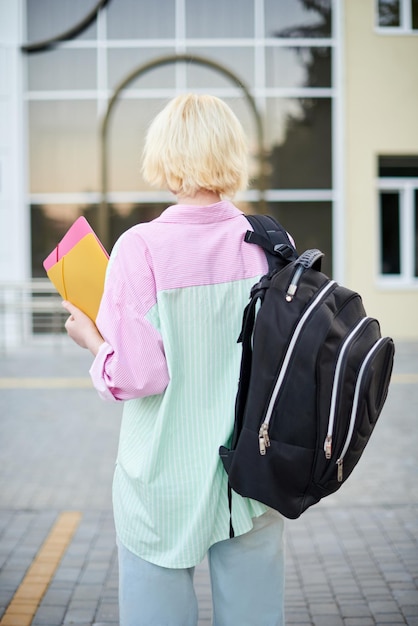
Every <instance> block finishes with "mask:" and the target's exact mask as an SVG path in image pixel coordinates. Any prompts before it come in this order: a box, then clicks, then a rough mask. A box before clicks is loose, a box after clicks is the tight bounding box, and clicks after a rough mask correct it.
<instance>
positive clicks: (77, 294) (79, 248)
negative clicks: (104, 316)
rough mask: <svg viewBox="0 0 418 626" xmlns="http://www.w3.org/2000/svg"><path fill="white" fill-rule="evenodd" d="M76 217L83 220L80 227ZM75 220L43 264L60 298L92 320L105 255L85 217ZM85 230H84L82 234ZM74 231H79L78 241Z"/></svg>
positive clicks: (96, 305) (102, 276)
mask: <svg viewBox="0 0 418 626" xmlns="http://www.w3.org/2000/svg"><path fill="white" fill-rule="evenodd" d="M79 220H83V223H82V224H81V227H82V228H80V222H79ZM79 220H77V222H76V223H75V224H73V226H72V227H71V229H70V231H71V232H70V231H69V232H68V233H67V234H66V235H65V237H64V238H63V240H62V242H61V243H60V244H58V246H57V247H56V249H55V250H54V251H53V252H52V253H51V254H50V255H49V256H48V258H47V259H45V261H44V267H45V269H46V272H47V275H48V277H49V279H50V280H51V282H52V283H53V285H54V286H55V288H56V289H57V291H58V292H59V294H60V295H61V296H62V298H63V299H64V300H68V302H71V303H72V304H74V305H75V306H76V307H78V308H79V309H81V310H82V311H83V312H84V313H86V315H88V316H89V317H90V318H91V319H92V320H93V321H95V320H96V317H97V313H98V311H99V306H100V301H101V298H102V295H103V288H104V281H105V275H106V268H107V264H108V259H109V257H108V254H107V252H106V251H105V249H104V248H103V246H102V244H101V243H100V241H99V240H98V238H97V236H96V235H95V233H94V232H93V231H92V229H91V228H90V226H89V225H88V224H87V227H86V223H87V222H86V220H85V218H79ZM86 230H87V231H88V232H87V234H84V233H86ZM74 233H75V236H74ZM77 233H78V235H81V238H80V239H78V241H77V240H76V239H77ZM69 241H70V247H69V246H68V242H69ZM65 242H67V246H66V245H65ZM60 246H61V247H60ZM62 251H64V253H63V254H61V252H62Z"/></svg>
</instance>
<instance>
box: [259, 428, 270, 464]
mask: <svg viewBox="0 0 418 626" xmlns="http://www.w3.org/2000/svg"><path fill="white" fill-rule="evenodd" d="M258 445H259V447H260V454H261V455H262V456H264V455H265V453H266V449H267V448H269V447H270V437H269V434H268V425H267V424H265V423H263V424H261V427H260V431H259V433H258Z"/></svg>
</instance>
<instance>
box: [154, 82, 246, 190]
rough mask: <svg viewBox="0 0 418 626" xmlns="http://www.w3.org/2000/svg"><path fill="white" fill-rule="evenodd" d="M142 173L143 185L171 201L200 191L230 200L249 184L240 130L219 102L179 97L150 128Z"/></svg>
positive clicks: (233, 116)
mask: <svg viewBox="0 0 418 626" xmlns="http://www.w3.org/2000/svg"><path fill="white" fill-rule="evenodd" d="M142 173H143V176H144V179H145V180H146V181H147V182H148V183H150V184H151V185H153V186H155V187H159V188H163V189H169V190H170V191H171V192H172V193H174V194H175V195H183V196H193V195H194V194H195V193H196V192H197V191H199V190H200V189H204V190H209V191H214V192H216V193H219V194H220V195H221V196H227V197H232V196H234V195H235V193H236V192H237V191H239V190H242V189H245V188H246V187H247V184H248V146H247V140H246V137H245V134H244V130H243V128H242V126H241V124H240V122H239V121H238V118H237V117H236V116H235V114H234V113H233V112H232V110H231V109H230V108H229V106H228V105H227V104H225V102H223V101H222V100H220V99H219V98H216V97H215V96H210V95H196V94H185V95H180V96H178V97H176V98H174V99H173V100H171V101H170V102H169V103H168V104H167V106H166V107H165V108H164V109H163V110H162V111H161V112H160V113H159V114H158V115H157V116H156V117H155V119H154V120H153V122H152V123H151V125H150V127H149V130H148V133H147V137H146V141H145V147H144V153H143V163H142Z"/></svg>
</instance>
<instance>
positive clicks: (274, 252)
mask: <svg viewBox="0 0 418 626" xmlns="http://www.w3.org/2000/svg"><path fill="white" fill-rule="evenodd" d="M245 217H246V218H247V220H248V221H249V222H250V224H251V226H252V227H253V230H247V232H246V234H245V238H244V239H245V241H246V242H247V243H254V244H256V245H258V246H261V247H262V248H263V249H264V252H265V254H266V257H267V262H268V265H269V271H272V270H274V269H277V268H278V267H281V266H282V265H283V264H286V263H289V262H290V261H295V260H296V259H297V258H298V254H297V252H296V248H295V247H294V245H293V243H292V241H291V239H290V237H289V235H288V233H287V231H286V230H285V229H284V228H283V226H282V225H281V224H280V223H279V222H278V221H277V220H275V219H274V218H273V217H271V216H270V215H246V216H245Z"/></svg>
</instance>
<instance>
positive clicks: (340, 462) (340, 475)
mask: <svg viewBox="0 0 418 626" xmlns="http://www.w3.org/2000/svg"><path fill="white" fill-rule="evenodd" d="M337 480H338V482H339V483H342V482H343V459H338V461H337Z"/></svg>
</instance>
